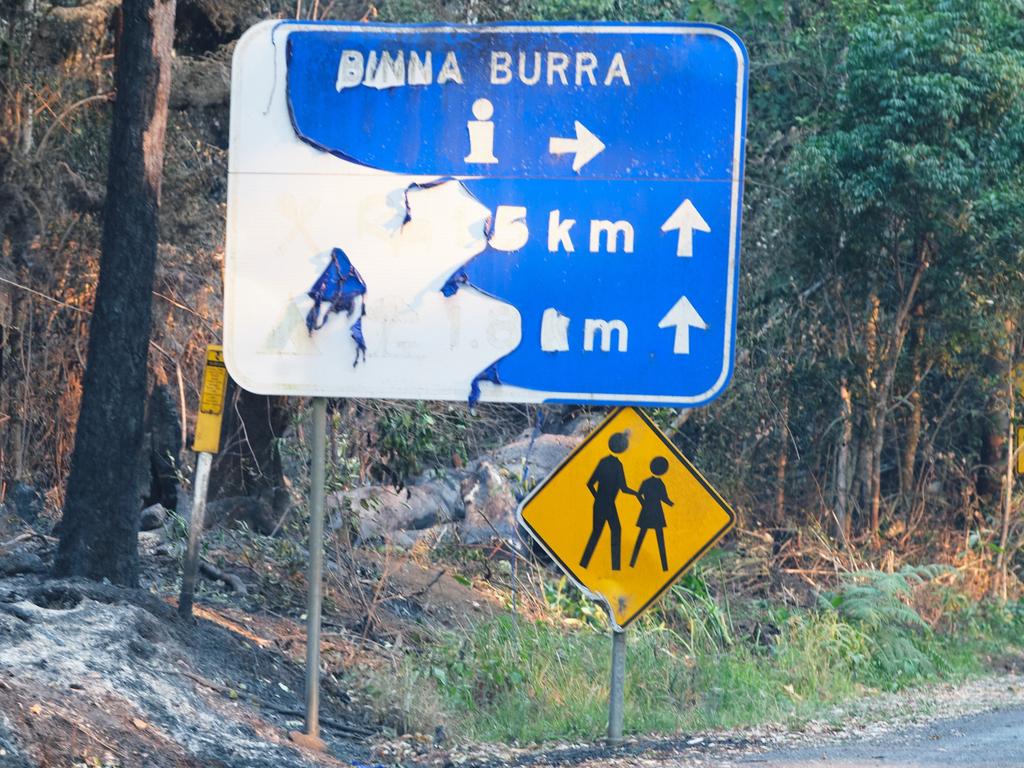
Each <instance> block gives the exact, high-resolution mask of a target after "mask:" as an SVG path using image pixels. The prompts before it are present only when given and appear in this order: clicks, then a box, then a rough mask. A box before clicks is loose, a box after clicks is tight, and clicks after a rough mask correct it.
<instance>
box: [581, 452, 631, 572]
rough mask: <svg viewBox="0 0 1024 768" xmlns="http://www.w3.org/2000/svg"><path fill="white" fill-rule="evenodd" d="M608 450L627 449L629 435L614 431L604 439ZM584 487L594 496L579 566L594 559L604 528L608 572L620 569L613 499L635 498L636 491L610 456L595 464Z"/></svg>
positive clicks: (619, 540) (619, 530)
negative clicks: (591, 525)
mask: <svg viewBox="0 0 1024 768" xmlns="http://www.w3.org/2000/svg"><path fill="white" fill-rule="evenodd" d="M608 447H609V448H610V449H611V451H612V453H613V454H614V453H622V452H623V451H625V450H626V449H627V448H629V435H627V434H626V433H625V432H616V433H615V434H614V435H612V436H611V437H610V438H609V439H608ZM587 488H589V489H590V492H591V493H592V494H594V528H593V530H592V531H591V532H590V540H589V541H587V547H586V549H584V550H583V558H582V559H581V560H580V566H581V567H583V568H586V567H587V566H588V565H590V558H591V557H593V556H594V550H595V549H596V548H597V542H598V540H599V539H600V538H601V532H602V531H603V530H604V527H605V525H607V526H608V532H609V533H610V534H611V539H612V541H611V545H612V570H613V571H618V570H621V568H622V525H620V524H619V511H618V510H617V509H616V508H615V498H616V497H617V496H618V495H619V491H622V492H623V493H628V494H630V495H632V496H636V491H634V490H633V489H632V488H630V487H629V486H628V485H626V472H625V470H623V468H622V462H621V461H619V460H618V458H616V457H615V456H612V455H608V456H605V457H604V458H603V459H601V460H600V461H599V462H597V467H596V468H595V469H594V474H592V475H591V476H590V479H589V480H588V481H587Z"/></svg>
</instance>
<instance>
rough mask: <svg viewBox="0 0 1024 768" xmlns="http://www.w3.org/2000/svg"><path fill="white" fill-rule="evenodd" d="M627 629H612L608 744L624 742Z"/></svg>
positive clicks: (614, 745) (613, 744) (617, 744)
mask: <svg viewBox="0 0 1024 768" xmlns="http://www.w3.org/2000/svg"><path fill="white" fill-rule="evenodd" d="M625 688H626V631H625V630H622V631H616V630H612V685H611V691H610V692H609V695H608V744H609V746H612V747H617V746H619V745H620V744H622V724H623V720H624V715H625Z"/></svg>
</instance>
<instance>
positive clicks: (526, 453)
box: [490, 430, 582, 492]
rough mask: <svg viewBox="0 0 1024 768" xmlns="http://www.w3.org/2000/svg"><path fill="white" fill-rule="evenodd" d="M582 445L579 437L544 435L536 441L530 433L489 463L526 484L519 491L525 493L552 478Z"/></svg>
mask: <svg viewBox="0 0 1024 768" xmlns="http://www.w3.org/2000/svg"><path fill="white" fill-rule="evenodd" d="M581 442H582V437H581V436H578V435H547V434H541V435H537V436H536V438H534V437H533V432H532V430H531V431H528V432H524V433H523V434H522V435H520V436H519V437H517V438H516V439H515V441H513V442H511V443H509V444H508V445H505V446H502V447H501V448H499V449H497V450H496V451H494V453H493V454H492V455H491V458H490V460H491V461H492V462H493V463H494V464H496V465H498V466H500V467H501V468H502V469H504V470H505V471H506V472H508V473H509V474H510V476H511V477H512V478H514V479H515V480H518V481H519V482H520V484H523V485H524V487H523V488H520V489H517V490H518V491H519V492H523V491H526V490H529V488H530V487H532V486H533V485H535V484H536V483H538V482H540V481H541V480H543V479H544V478H546V477H547V476H548V475H550V474H551V473H552V471H554V469H555V467H557V466H558V465H559V464H560V463H561V462H562V460H563V459H564V458H565V457H566V456H568V455H569V454H570V453H571V452H572V450H573V449H574V448H575V447H576V446H578V445H579V444H580V443H581ZM524 462H525V464H524ZM524 466H525V470H526V471H524Z"/></svg>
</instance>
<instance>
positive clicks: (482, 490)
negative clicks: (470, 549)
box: [459, 461, 519, 544]
mask: <svg viewBox="0 0 1024 768" xmlns="http://www.w3.org/2000/svg"><path fill="white" fill-rule="evenodd" d="M462 501H463V504H464V505H465V509H466V517H465V519H464V520H463V521H462V524H461V525H460V526H459V534H460V538H461V539H462V541H463V543H465V544H484V543H487V542H490V541H493V540H495V539H504V540H505V541H508V542H511V543H517V542H518V538H519V537H518V533H517V530H518V527H519V524H518V523H517V522H516V507H517V506H518V500H517V499H516V495H515V493H514V492H513V489H512V486H511V484H510V483H509V481H508V478H507V475H504V474H502V472H501V471H500V470H499V469H498V468H497V467H496V466H494V465H493V464H491V463H490V462H489V461H481V462H479V464H478V465H477V467H476V471H475V472H474V473H473V474H472V475H470V476H469V477H467V478H466V479H465V480H464V481H463V482H462Z"/></svg>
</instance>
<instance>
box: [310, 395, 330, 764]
mask: <svg viewBox="0 0 1024 768" xmlns="http://www.w3.org/2000/svg"><path fill="white" fill-rule="evenodd" d="M312 441H313V445H312V467H311V471H310V481H309V482H310V488H309V592H308V595H307V600H306V733H305V735H306V736H307V737H308V739H306V745H307V746H308V745H311V744H316V743H317V742H319V743H320V744H323V742H322V741H320V589H321V576H322V574H323V557H324V493H325V490H326V489H325V487H324V484H325V482H326V459H327V457H326V450H327V400H326V399H325V398H322V397H317V398H314V399H313V435H312Z"/></svg>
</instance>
